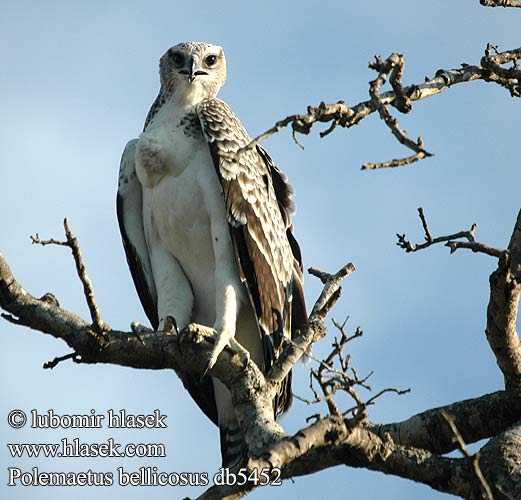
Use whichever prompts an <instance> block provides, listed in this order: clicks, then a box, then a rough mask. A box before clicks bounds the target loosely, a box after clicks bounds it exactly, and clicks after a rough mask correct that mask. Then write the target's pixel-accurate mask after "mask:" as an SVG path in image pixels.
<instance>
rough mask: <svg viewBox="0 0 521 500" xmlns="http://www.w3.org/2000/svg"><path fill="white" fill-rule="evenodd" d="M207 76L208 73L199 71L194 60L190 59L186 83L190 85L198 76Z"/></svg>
mask: <svg viewBox="0 0 521 500" xmlns="http://www.w3.org/2000/svg"><path fill="white" fill-rule="evenodd" d="M207 74H208V73H207V72H206V71H204V70H203V69H201V67H200V66H199V65H198V64H197V63H196V62H195V59H194V58H193V57H192V58H191V59H190V64H189V66H188V83H192V82H193V81H194V80H195V78H196V77H197V76H199V75H207Z"/></svg>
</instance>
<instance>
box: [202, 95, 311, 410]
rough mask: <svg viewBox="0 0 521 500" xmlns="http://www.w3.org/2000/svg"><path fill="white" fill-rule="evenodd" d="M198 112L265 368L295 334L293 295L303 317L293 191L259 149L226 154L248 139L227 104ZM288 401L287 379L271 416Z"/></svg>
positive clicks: (211, 102) (206, 105) (207, 103)
mask: <svg viewBox="0 0 521 500" xmlns="http://www.w3.org/2000/svg"><path fill="white" fill-rule="evenodd" d="M197 112H198V116H199V120H200V122H201V127H202V130H203V132H204V134H205V137H206V139H207V141H208V145H209V148H210V152H211V154H212V158H213V161H214V165H215V169H216V172H217V175H218V178H219V181H220V183H221V186H222V190H223V197H224V203H225V206H226V210H227V214H228V222H229V225H230V234H231V238H232V242H233V246H234V250H235V254H236V257H237V260H238V263H239V269H240V273H241V278H242V280H243V281H244V282H246V284H247V288H248V291H249V295H250V300H251V303H252V305H253V307H254V310H255V313H256V316H257V324H258V326H259V332H260V334H261V335H262V338H263V345H264V360H265V365H266V369H269V367H270V366H271V365H272V364H273V361H274V359H276V357H277V356H278V354H279V353H280V351H281V349H282V347H283V339H284V338H286V339H289V338H291V336H292V331H294V328H292V319H293V309H294V308H293V307H292V301H293V300H294V297H298V299H297V302H298V307H297V309H298V310H299V311H300V312H299V319H298V321H297V323H301V324H300V325H299V327H301V326H302V322H301V321H300V316H301V315H302V314H304V316H305V306H304V303H303V294H302V280H301V276H302V273H301V263H300V250H299V249H298V245H297V243H296V241H295V239H294V238H293V235H292V232H291V222H290V211H291V207H292V204H291V199H290V198H291V193H292V191H291V188H290V187H289V186H288V184H287V182H286V178H285V176H284V174H282V172H280V170H278V168H277V167H276V166H275V165H274V164H273V161H272V160H271V158H269V156H268V154H267V153H266V152H265V151H264V150H263V149H262V148H256V149H252V150H249V151H246V152H244V153H243V154H241V155H240V156H239V157H238V159H236V160H235V159H233V160H232V159H230V158H229V157H227V156H226V153H232V152H235V151H237V150H238V149H239V148H241V147H243V146H246V145H247V144H249V142H250V140H251V139H250V137H249V136H248V134H247V132H246V130H245V129H244V127H243V126H242V124H241V122H240V121H239V119H238V118H237V117H236V116H235V114H234V113H233V111H232V110H231V109H230V108H229V106H228V105H227V104H226V103H224V102H223V101H221V100H219V99H206V100H204V101H202V103H201V104H199V106H198V109H197ZM295 289H296V290H295ZM295 292H297V293H295ZM290 403H291V378H290V377H288V379H287V381H286V383H285V384H283V387H282V388H281V393H280V394H279V397H278V398H277V401H276V402H275V412H276V413H277V414H279V413H282V412H283V411H285V410H286V409H287V408H288V407H289V405H290Z"/></svg>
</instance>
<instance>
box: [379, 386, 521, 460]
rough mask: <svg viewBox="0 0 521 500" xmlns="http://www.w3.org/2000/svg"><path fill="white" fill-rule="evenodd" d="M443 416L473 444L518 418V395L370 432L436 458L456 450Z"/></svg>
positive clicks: (502, 394)
mask: <svg viewBox="0 0 521 500" xmlns="http://www.w3.org/2000/svg"><path fill="white" fill-rule="evenodd" d="M442 412H446V413H448V414H449V415H451V416H452V417H453V418H454V422H455V424H456V426H457V427H458V429H459V430H460V432H461V435H462V437H463V439H464V440H465V442H466V443H475V442H476V441H479V440H480V439H485V438H488V437H492V436H495V435H497V434H499V433H501V432H503V431H504V430H506V429H508V428H509V427H510V426H511V425H513V424H515V423H516V422H517V421H518V420H519V419H520V418H521V394H519V393H517V392H516V393H514V392H510V391H508V392H507V391H498V392H494V393H492V394H486V395H485V396H481V397H479V398H474V399H467V400H464V401H457V402H456V403H452V404H450V405H447V406H442V407H439V408H432V409H430V410H427V411H424V412H422V413H418V414H417V415H414V416H412V417H410V418H408V419H407V420H404V421H403V422H396V423H391V424H380V425H374V426H371V427H370V429H371V430H372V431H373V432H375V433H376V434H378V435H379V436H380V437H381V438H384V436H386V435H389V436H390V437H391V438H392V439H393V441H394V442H396V443H398V444H400V445H403V446H412V447H415V448H423V449H425V450H428V451H430V452H432V453H437V454H443V453H449V452H450V451H453V450H455V449H456V446H455V444H454V441H453V439H452V437H453V436H452V433H451V432H450V430H449V428H448V427H447V425H446V423H445V421H444V419H443V416H442Z"/></svg>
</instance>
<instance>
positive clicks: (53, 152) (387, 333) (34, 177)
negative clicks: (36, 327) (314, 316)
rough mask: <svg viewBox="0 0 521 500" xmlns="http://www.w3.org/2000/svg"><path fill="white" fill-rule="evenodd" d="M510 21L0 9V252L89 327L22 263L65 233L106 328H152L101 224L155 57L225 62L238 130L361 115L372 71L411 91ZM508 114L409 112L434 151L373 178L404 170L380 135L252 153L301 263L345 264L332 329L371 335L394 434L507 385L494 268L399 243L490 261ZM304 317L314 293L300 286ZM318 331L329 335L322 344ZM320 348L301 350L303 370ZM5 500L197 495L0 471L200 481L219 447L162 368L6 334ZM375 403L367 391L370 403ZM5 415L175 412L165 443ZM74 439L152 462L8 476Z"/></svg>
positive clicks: (322, 7) (469, 5)
mask: <svg viewBox="0 0 521 500" xmlns="http://www.w3.org/2000/svg"><path fill="white" fill-rule="evenodd" d="M520 15H521V13H520V12H518V11H515V10H506V9H485V8H483V7H480V6H479V2H478V0H464V1H463V0H462V1H460V2H454V1H450V0H438V1H432V2H422V3H421V7H419V6H418V3H417V2H414V1H409V0H397V1H396V2H392V3H390V2H386V1H376V2H367V3H366V4H363V3H361V2H340V1H322V2H311V1H300V2H286V3H283V2H275V1H272V0H266V1H264V2H262V4H261V3H256V4H255V5H253V4H252V5H251V6H250V5H249V4H247V3H245V2H237V1H230V2H223V3H219V4H218V3H211V2H203V1H191V2H182V3H181V2H177V1H169V2H166V1H158V2H134V1H125V2H123V1H119V0H117V1H116V0H115V1H106V2H101V1H93V2H89V3H85V2H82V3H80V2H64V1H54V2H35V1H16V2H15V1H13V0H7V1H4V2H2V17H1V18H0V47H1V48H0V63H1V66H2V68H3V70H2V72H0V96H1V97H0V113H1V115H2V117H3V119H2V121H1V123H0V186H1V187H2V189H1V196H0V213H1V214H2V231H1V232H0V250H1V251H2V252H3V253H4V255H5V257H6V259H7V260H8V262H9V263H10V265H11V267H12V269H13V271H14V273H15V275H16V276H17V278H18V279H19V281H20V282H21V283H22V284H23V285H24V286H25V287H26V288H27V290H28V291H30V292H31V293H32V294H34V295H36V296H40V295H42V294H43V293H45V292H47V291H51V292H53V293H54V294H55V295H56V296H57V297H58V299H59V300H60V303H61V304H62V305H63V306H64V307H66V308H67V309H69V310H72V311H75V312H77V313H79V314H81V315H83V316H85V317H86V316H87V309H86V306H85V302H84V299H83V296H82V291H81V285H80V283H79V282H78V280H77V278H76V277H75V272H74V266H73V262H72V259H71V257H70V255H69V253H68V251H67V250H66V249H64V248H53V247H45V248H41V247H36V246H32V245H31V244H30V241H29V235H31V234H34V233H37V232H38V233H39V234H40V235H41V236H42V237H44V238H46V237H56V238H59V237H61V235H62V226H61V221H62V220H63V218H64V217H65V216H66V217H68V218H69V220H70V223H71V226H72V228H73V231H74V232H75V233H76V234H77V236H78V238H79V239H80V242H81V245H82V248H83V253H84V257H85V262H86V264H87V266H88V272H89V274H90V276H91V279H92V281H93V283H94V287H95V290H96V294H97V299H98V302H99V304H100V307H101V311H102V314H103V317H104V319H105V320H106V321H107V322H108V323H110V324H111V325H112V326H113V327H117V328H120V329H125V328H127V327H128V325H129V324H130V322H131V321H134V320H140V321H145V317H144V314H143V312H142V310H141V307H140V304H139V301H138V298H137V295H136V293H135V291H134V288H133V285H132V282H131V278H130V274H129V272H128V269H127V266H126V262H125V257H124V254H123V249H122V245H121V242H120V236H119V232H118V228H117V222H116V216H115V206H114V205H115V201H114V198H115V189H116V184H117V172H118V166H119V158H120V155H121V152H122V150H123V147H124V146H125V144H126V142H127V141H128V140H129V139H131V138H133V137H136V135H137V134H138V133H139V132H140V130H141V128H142V124H143V121H144V118H145V116H146V113H147V111H148V108H149V106H150V105H151V103H152V101H153V100H154V98H155V96H156V94H157V90H158V86H159V83H158V74H157V67H158V59H159V57H160V56H161V55H162V54H163V52H164V51H165V50H166V49H167V48H168V47H169V46H171V45H174V44H176V43H178V42H180V41H186V40H205V41H211V42H214V43H218V44H220V45H222V46H223V47H224V49H225V51H226V55H227V62H228V81H227V83H226V85H225V87H224V88H223V90H222V92H221V94H220V96H221V97H222V98H223V99H224V100H226V101H227V102H228V103H229V104H230V105H231V107H232V108H233V109H234V110H235V112H236V113H237V114H238V116H239V117H240V118H241V120H242V121H243V123H244V124H245V126H246V128H247V129H248V130H249V131H250V133H251V134H252V135H257V134H258V133H260V132H262V131H264V130H265V129H267V128H269V127H270V126H271V125H272V124H273V123H274V122H275V121H276V120H278V119H280V118H282V117H285V116H286V115H288V114H293V113H298V112H304V111H305V109H306V106H307V105H317V104H318V103H319V102H320V101H321V100H324V101H326V102H335V101H337V100H338V99H343V100H345V101H346V102H347V103H348V104H352V105H353V104H356V103H358V102H359V101H361V100H365V99H367V98H368V93H367V90H368V81H369V80H370V79H372V78H373V77H374V75H373V73H372V72H371V70H369V69H368V68H367V63H368V61H369V60H371V59H372V57H373V55H374V54H380V55H382V56H383V57H386V56H387V55H389V54H390V53H391V52H400V53H403V54H404V56H405V59H406V70H405V75H404V82H405V83H406V84H409V83H420V82H422V81H423V78H424V77H425V76H432V75H433V74H434V73H435V72H436V70H437V69H439V68H453V67H457V66H458V65H459V64H460V63H462V62H466V63H469V64H476V63H478V62H479V59H480V58H481V56H482V53H483V50H484V48H485V46H486V44H487V42H493V43H495V44H498V45H499V47H500V49H504V50H506V49H512V48H515V47H518V46H519V37H518V36H517V37H516V36H515V34H516V33H518V32H519V23H520V20H521V19H520ZM520 116H521V115H520V113H519V101H518V100H513V99H511V98H510V97H509V96H508V94H507V92H506V91H505V90H503V89H501V88H499V87H497V86H494V85H491V84H485V83H483V82H474V83H471V84H466V85H461V86H456V87H454V88H452V89H450V90H449V91H447V92H445V93H444V94H443V95H439V96H437V97H434V98H431V99H429V100H426V101H422V102H418V103H416V104H415V105H414V109H413V112H412V113H411V114H410V115H409V116H405V117H399V118H400V123H401V124H402V127H403V128H404V129H405V130H406V131H407V132H408V133H409V134H410V136H411V137H413V138H416V137H417V136H418V135H421V136H422V137H423V139H424V141H425V146H426V148H427V149H428V150H429V151H431V152H433V153H435V156H434V157H433V158H431V159H428V160H425V161H423V162H421V163H419V164H417V165H414V166H410V167H404V168H402V169H397V170H393V171H378V172H361V171H360V170H359V166H360V165H361V164H363V163H366V162H372V161H381V160H387V159H390V158H394V157H398V156H404V155H407V154H408V152H407V151H405V150H404V149H403V148H402V146H400V145H399V144H398V143H397V142H396V141H395V139H394V138H393V137H392V136H391V134H390V133H389V131H388V130H387V129H386V127H385V126H384V125H383V124H382V123H381V122H380V120H378V119H377V118H376V116H372V117H369V118H368V119H366V120H364V121H363V122H362V123H361V124H360V125H359V126H357V127H355V128H353V129H349V130H341V129H337V130H336V131H335V132H334V133H333V134H331V135H330V136H328V137H326V138H325V139H319V138H318V131H319V127H317V129H316V130H315V131H314V133H313V134H312V135H311V136H309V137H301V138H300V141H301V143H302V144H303V145H304V147H305V149H304V150H301V149H300V148H299V147H297V146H296V145H295V144H294V143H293V142H292V140H291V137H290V134H289V132H288V131H283V132H281V133H280V134H279V135H277V136H275V137H273V138H271V139H269V140H268V141H266V143H265V144H264V146H265V147H266V148H267V149H268V151H269V152H270V154H271V155H272V157H273V158H274V160H275V161H276V162H277V163H278V165H279V166H280V167H281V168H282V170H283V171H284V172H285V173H286V174H287V175H288V177H289V179H290V182H291V183H292V185H293V186H294V188H295V191H296V198H295V201H296V204H297V207H298V210H297V214H296V216H295V218H294V222H295V227H296V234H297V237H298V239H299V241H300V243H301V247H302V251H303V256H304V260H305V265H306V266H311V265H312V266H314V267H318V268H321V269H324V270H328V271H335V270H337V269H338V268H339V267H340V266H341V265H343V264H344V263H346V262H348V261H352V262H354V263H355V264H356V266H357V271H356V273H355V274H354V275H353V276H352V277H350V278H349V279H348V281H347V282H346V283H345V287H344V292H345V293H344V294H343V297H342V300H341V302H340V303H339V304H338V305H337V306H336V308H335V310H334V314H333V316H334V317H336V318H337V319H339V320H343V319H344V317H346V316H348V315H349V317H350V319H349V323H348V325H350V326H351V328H352V329H354V328H355V327H356V326H358V325H360V326H361V327H362V328H363V330H364V332H365V334H364V337H363V338H362V339H358V340H357V341H355V342H354V343H353V344H352V346H350V349H351V351H350V352H351V355H352V362H353V366H355V367H356V368H357V369H358V371H359V372H360V373H361V374H367V373H369V372H370V371H372V370H374V375H373V376H372V377H371V379H370V382H371V386H372V387H373V390H379V389H381V388H384V387H387V386H393V387H398V388H407V387H410V388H411V389H412V391H411V393H410V394H408V395H406V396H402V397H396V396H394V395H386V396H384V397H383V398H382V399H381V400H379V401H378V402H377V404H376V405H375V406H374V407H372V408H371V409H370V418H371V419H372V420H373V421H377V422H391V421H396V420H399V419H403V418H406V417H408V416H410V415H412V414H414V413H416V412H418V411H422V410H424V409H427V408H431V407H434V406H438V405H442V404H447V403H450V402H452V401H456V400H459V399H464V398H470V397H475V396H479V395H482V394H484V393H487V392H491V391H494V390H497V389H500V388H501V387H502V380H501V376H500V373H499V371H498V369H497V367H496V364H495V360H494V357H493V355H492V353H491V351H490V349H489V348H488V346H487V343H486V339H485V336H484V329H485V320H486V304H487V300H488V275H489V274H490V272H491V271H492V270H493V269H494V267H495V261H494V259H492V258H489V257H486V256H483V255H476V254H472V253H470V252H464V251H458V252H456V254H454V255H452V256H451V255H449V253H448V251H447V249H445V248H443V247H439V248H432V249H429V250H427V251H424V252H421V253H418V254H412V255H411V254H407V255H406V254H405V253H403V251H401V250H400V249H399V248H398V247H397V246H396V245H395V241H396V237H395V233H397V232H400V233H402V232H405V233H406V234H407V235H408V236H409V237H410V239H411V240H412V241H420V240H422V238H423V234H422V231H421V226H420V223H419V220H418V218H417V215H416V208H417V207H418V206H422V207H423V208H424V210H425V213H426V215H427V217H428V220H429V222H430V225H431V230H432V231H433V233H434V234H437V235H438V234H445V233H450V232H455V231H459V230H461V229H468V228H469V227H470V225H471V224H472V223H473V222H477V223H478V231H477V237H478V239H479V240H481V241H483V242H486V243H488V244H490V245H493V246H498V247H504V246H505V245H506V244H507V242H508V239H509V237H510V234H511V232H512V228H513V224H514V221H515V217H516V214H517V211H518V210H519V208H520V203H519V201H520V200H519V185H520V181H521V174H520V173H519V167H520V165H519V161H520V160H519V144H518V140H519V138H518V131H519V130H520V128H521V117H520ZM305 290H306V297H307V300H308V303H309V305H311V304H312V303H313V301H314V299H315V298H316V296H317V294H318V293H319V291H320V286H319V284H318V283H317V282H316V280H315V279H314V278H311V277H307V278H306V283H305ZM332 333H333V331H331V332H330V335H332ZM330 339H331V337H328V338H326V339H325V340H324V341H322V343H321V344H319V345H317V346H316V347H315V354H316V355H317V356H321V355H323V354H324V353H325V352H326V351H327V350H328V349H329V344H330ZM0 343H1V344H0V376H1V379H2V384H1V388H0V409H1V419H2V423H0V437H1V448H0V457H1V458H0V463H1V464H2V472H1V473H0V474H1V480H0V492H1V495H2V497H3V496H6V498H9V499H10V498H13V499H17V500H18V499H20V500H25V499H33V498H35V499H36V498H38V499H39V500H46V499H51V498H52V499H60V498H70V496H71V495H76V496H77V497H78V498H82V499H83V498H85V499H90V498H96V499H97V500H102V499H105V498H111V499H119V498H125V499H129V500H130V499H134V498H136V499H137V498H142V497H143V495H146V496H147V497H148V498H149V499H150V500H160V499H166V498H168V499H170V498H183V497H184V496H187V495H189V496H192V497H194V496H196V495H197V493H200V490H197V489H191V490H190V489H182V488H130V487H126V488H123V487H118V486H114V487H112V488H101V489H99V488H98V489H95V488H90V489H89V488H78V489H66V488H63V489H51V488H30V487H21V486H17V487H16V488H14V489H9V488H7V487H6V486H5V484H6V480H7V475H6V471H5V469H6V467H7V466H14V467H19V468H21V469H22V470H24V471H26V470H30V469H31V468H32V467H35V466H37V467H39V468H40V470H45V471H72V470H75V471H81V470H88V469H92V470H96V471H103V472H111V471H112V472H114V471H115V470H116V468H117V467H118V466H119V465H122V466H124V467H125V469H127V470H129V471H130V470H137V469H138V468H139V467H142V466H156V467H158V468H159V469H160V470H162V471H177V472H180V471H190V472H203V471H215V470H216V469H217V468H218V466H219V448H218V447H219V445H218V433H217V430H216V429H215V428H214V427H212V425H211V424H210V422H209V421H207V420H206V419H205V417H204V416H203V415H202V414H201V412H200V411H199V410H198V409H197V407H196V406H195V405H194V404H193V402H192V401H191V400H190V398H189V397H188V395H187V393H185V391H184V389H183V388H182V387H181V385H180V383H179V382H178V381H177V379H176V377H175V375H174V374H172V373H168V372H166V371H165V372H157V371H138V370H133V369H129V368H121V367H115V366H76V365H73V364H72V363H62V364H61V365H60V366H58V367H57V368H56V369H54V370H53V371H49V370H42V364H43V363H44V362H45V361H48V360H51V359H52V358H54V357H55V356H59V355H63V354H65V353H67V352H69V351H68V348H67V347H66V346H65V344H63V343H61V342H59V341H57V340H54V339H53V338H51V337H50V336H44V335H42V334H39V333H34V332H31V331H29V330H26V329H22V328H17V327H15V326H13V325H10V324H8V323H6V322H2V323H0ZM308 368H309V367H307V366H305V365H299V366H298V367H297V368H296V370H295V372H296V374H295V383H294V392H295V393H296V394H298V395H300V396H304V397H309V393H308V391H307V371H308ZM369 396H370V394H367V397H369ZM15 408H20V409H23V410H24V411H27V412H29V411H30V410H31V409H33V408H34V409H37V410H38V411H40V412H46V411H47V410H48V409H50V408H52V409H54V410H55V411H56V412H57V413H62V414H84V413H88V412H89V411H90V410H91V409H94V410H95V411H96V412H97V413H99V414H106V411H107V410H108V409H115V410H119V409H120V408H125V409H126V410H127V411H128V412H130V413H134V414H139V413H150V412H152V411H153V410H154V409H159V410H160V411H161V413H162V414H165V415H167V416H168V418H167V420H166V422H167V423H168V428H167V429H162V430H161V429H155V430H147V431H135V430H119V431H116V430H110V429H106V428H103V429H101V430H96V429H85V430H82V431H64V430H47V431H46V430H41V429H30V428H24V429H20V430H12V429H10V428H9V427H8V426H7V424H6V422H5V416H6V415H7V413H8V411H10V410H12V409H15ZM319 410H320V411H322V412H325V408H321V409H317V408H309V407H307V406H306V405H305V404H303V403H299V402H295V403H294V406H293V407H292V409H291V410H290V412H289V414H288V415H286V416H285V417H284V418H283V421H282V423H283V425H284V427H285V428H286V430H287V431H288V432H290V433H291V432H295V431H296V430H297V429H299V428H300V427H302V426H304V425H306V423H305V418H306V417H307V416H309V415H311V414H313V413H316V412H317V411H319ZM63 437H69V438H74V437H79V438H81V440H83V441H85V442H92V443H94V442H102V441H105V440H106V439H108V438H109V437H113V438H114V439H116V440H117V441H118V440H119V441H120V442H122V443H126V442H136V443H137V442H145V443H147V442H160V443H165V446H166V449H167V457H166V458H160V459H159V458H157V459H134V460H130V459H128V460H126V461H123V462H116V461H113V460H111V459H108V458H107V459H61V460H59V459H53V460H51V459H48V460H45V459H43V458H41V459H14V458H11V457H10V456H9V455H8V453H7V449H6V446H5V444H6V443H13V442H38V443H46V442H57V441H59V440H60V439H62V438H63ZM251 497H252V498H257V499H262V498H270V499H278V498H281V499H282V498H303V499H312V498H326V497H327V498H330V499H332V500H336V499H342V500H343V499H345V498H349V499H352V500H356V499H360V500H362V499H366V498H372V499H376V500H379V499H382V500H383V499H385V500H408V499H411V500H412V499H424V500H434V499H441V498H443V497H444V495H442V494H441V493H437V492H434V491H431V490H430V489H429V488H428V487H425V486H422V485H415V484H412V483H410V482H407V481H403V480H401V479H397V478H393V477H386V476H384V475H382V474H379V473H371V472H367V471H358V470H352V469H347V468H340V467H339V468H335V469H332V470H328V471H325V472H322V473H320V474H317V475H314V476H311V477H306V478H297V479H296V480H295V482H294V483H292V482H285V483H284V485H283V486H281V487H279V488H275V487H273V488H270V489H265V490H258V491H256V492H254V493H253V494H252V495H251Z"/></svg>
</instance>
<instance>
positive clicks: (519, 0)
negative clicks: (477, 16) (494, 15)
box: [479, 0, 521, 7]
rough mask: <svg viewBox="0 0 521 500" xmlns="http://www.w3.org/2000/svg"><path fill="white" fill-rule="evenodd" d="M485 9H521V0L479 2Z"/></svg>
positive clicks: (486, 0)
mask: <svg viewBox="0 0 521 500" xmlns="http://www.w3.org/2000/svg"><path fill="white" fill-rule="evenodd" d="M479 3H480V4H481V5H483V6H484V7H521V0H479Z"/></svg>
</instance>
